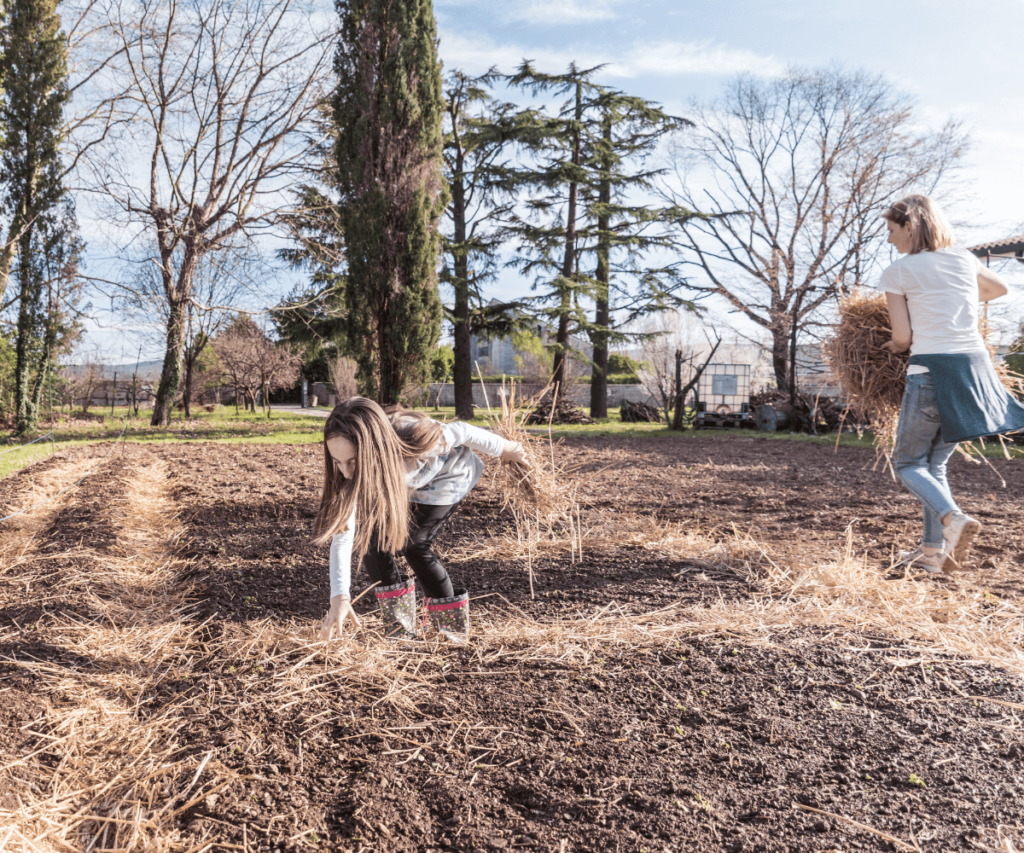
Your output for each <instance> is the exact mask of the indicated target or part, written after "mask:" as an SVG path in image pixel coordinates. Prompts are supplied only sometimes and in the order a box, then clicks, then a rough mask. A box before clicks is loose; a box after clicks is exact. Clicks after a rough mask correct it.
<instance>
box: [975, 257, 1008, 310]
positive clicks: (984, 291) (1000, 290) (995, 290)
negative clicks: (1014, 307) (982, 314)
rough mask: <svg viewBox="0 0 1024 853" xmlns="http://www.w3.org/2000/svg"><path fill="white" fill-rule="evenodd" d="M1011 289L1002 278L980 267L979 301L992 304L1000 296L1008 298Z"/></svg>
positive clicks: (986, 268)
mask: <svg viewBox="0 0 1024 853" xmlns="http://www.w3.org/2000/svg"><path fill="white" fill-rule="evenodd" d="M1009 292H1010V288H1008V287H1007V286H1006V282H1005V281H1003V278H1002V276H1000V275H999V274H998V273H994V272H992V270H990V269H989V268H988V267H981V266H979V267H978V300H979V301H980V302H991V301H992V300H993V299H998V298H999V297H1000V296H1006V294H1007V293H1009Z"/></svg>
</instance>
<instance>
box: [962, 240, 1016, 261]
mask: <svg viewBox="0 0 1024 853" xmlns="http://www.w3.org/2000/svg"><path fill="white" fill-rule="evenodd" d="M967 251H969V252H972V253H974V254H975V255H977V256H978V257H979V258H984V257H985V256H986V255H995V256H998V257H1017V258H1019V257H1021V256H1022V255H1024V234H1018V235H1017V236H1015V237H1006V238H1004V239H1002V240H995V241H993V242H991V243H982V244H981V245H979V246H971V247H970V248H969V249H968V250H967Z"/></svg>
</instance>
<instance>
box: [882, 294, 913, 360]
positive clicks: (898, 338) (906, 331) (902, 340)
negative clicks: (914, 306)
mask: <svg viewBox="0 0 1024 853" xmlns="http://www.w3.org/2000/svg"><path fill="white" fill-rule="evenodd" d="M885 301H886V304H887V305H888V307H889V324H890V325H891V326H892V340H891V341H887V342H886V343H884V344H882V349H886V350H889V352H906V351H907V350H908V349H910V344H911V343H912V342H913V340H914V333H913V330H912V329H911V328H910V310H909V309H908V308H907V297H906V296H901V295H899V294H897V293H886V294H885Z"/></svg>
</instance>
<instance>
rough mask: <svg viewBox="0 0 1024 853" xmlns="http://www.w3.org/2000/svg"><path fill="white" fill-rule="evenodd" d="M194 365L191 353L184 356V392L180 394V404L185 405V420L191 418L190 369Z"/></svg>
mask: <svg viewBox="0 0 1024 853" xmlns="http://www.w3.org/2000/svg"><path fill="white" fill-rule="evenodd" d="M194 364H195V358H193V356H192V353H191V352H186V354H185V390H184V392H183V394H182V398H181V399H182V402H183V403H184V404H185V418H186V419H188V418H191V417H192V367H193V365H194Z"/></svg>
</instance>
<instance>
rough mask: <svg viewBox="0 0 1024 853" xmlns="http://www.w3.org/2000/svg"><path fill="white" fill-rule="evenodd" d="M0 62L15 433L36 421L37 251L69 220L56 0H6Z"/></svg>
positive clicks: (41, 275)
mask: <svg viewBox="0 0 1024 853" xmlns="http://www.w3.org/2000/svg"><path fill="white" fill-rule="evenodd" d="M0 67H3V68H4V69H5V74H4V92H3V98H2V100H0V125H2V126H3V127H4V129H5V136H6V139H5V143H4V146H3V152H2V154H0V183H2V185H3V186H4V196H3V205H4V208H5V211H6V213H7V214H8V215H9V216H10V217H11V222H12V225H11V229H10V231H11V233H12V234H14V235H16V239H17V248H16V252H17V257H16V261H15V263H16V276H17V281H18V288H19V292H18V306H19V307H18V338H17V344H16V350H17V361H16V367H15V420H16V425H17V429H18V431H19V432H27V431H31V430H34V429H35V428H36V423H37V419H38V411H37V407H36V406H34V405H32V399H33V396H34V395H33V393H32V389H33V376H34V374H35V373H36V371H37V370H38V369H40V368H38V365H37V363H36V362H37V356H34V354H33V345H34V343H35V342H37V340H38V339H39V338H40V336H41V335H45V331H44V330H43V328H42V327H43V326H45V325H46V319H47V312H45V311H44V310H43V309H42V305H43V295H44V293H45V292H46V270H47V264H46V263H45V253H44V252H43V251H41V250H42V249H43V248H44V245H46V244H48V245H49V246H50V247H51V248H53V240H54V239H55V238H57V239H59V238H60V237H61V236H62V235H63V234H64V229H65V226H67V225H68V220H67V217H66V216H64V215H61V214H62V212H63V211H62V210H61V206H62V202H63V200H64V196H65V188H64V183H63V180H62V176H63V170H62V165H61V159H60V153H61V141H62V128H63V126H64V108H65V106H66V104H67V102H68V88H67V52H66V48H65V39H64V35H63V33H62V32H61V22H60V15H59V14H58V13H57V2H56V0H14V2H11V3H10V4H9V5H8V8H7V20H6V21H5V26H4V28H3V31H2V35H0ZM70 230H71V231H73V230H74V229H73V226H71V227H70ZM43 369H45V368H43ZM35 384H36V385H38V384H39V383H35ZM40 387H41V386H40Z"/></svg>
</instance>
